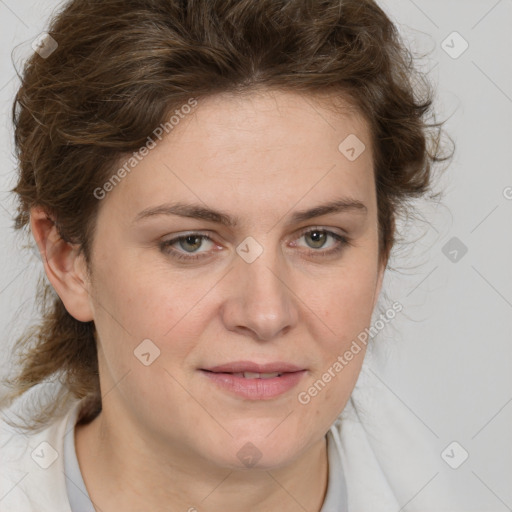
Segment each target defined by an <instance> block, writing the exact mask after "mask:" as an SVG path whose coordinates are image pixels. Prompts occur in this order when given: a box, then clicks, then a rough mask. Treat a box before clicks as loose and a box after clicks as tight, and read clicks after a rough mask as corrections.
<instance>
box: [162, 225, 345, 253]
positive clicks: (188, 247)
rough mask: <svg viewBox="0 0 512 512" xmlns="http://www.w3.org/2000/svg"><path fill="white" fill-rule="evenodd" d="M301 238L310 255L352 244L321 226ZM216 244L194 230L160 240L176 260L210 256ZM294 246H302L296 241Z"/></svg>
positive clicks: (309, 229) (163, 248) (342, 236)
mask: <svg viewBox="0 0 512 512" xmlns="http://www.w3.org/2000/svg"><path fill="white" fill-rule="evenodd" d="M301 238H304V239H305V240H309V242H306V243H307V245H308V247H310V248H311V249H312V250H310V251H307V252H308V255H309V256H313V257H315V256H316V257H329V256H334V255H336V254H338V253H340V252H341V251H342V250H343V249H344V248H345V247H346V246H347V245H350V241H349V239H348V238H347V237H346V236H344V235H340V234H338V233H335V232H334V231H330V230H327V229H321V228H308V229H306V230H304V231H302V232H301V233H300V235H299V238H298V239H297V240H299V239H301ZM329 239H331V244H330V246H331V247H330V248H329V249H324V250H320V249H322V248H323V247H325V245H326V244H327V242H328V240H329ZM205 241H206V242H207V243H206V248H205V250H203V251H200V250H199V249H201V248H204V245H205ZM215 245H216V244H215V243H214V241H213V240H212V238H211V237H210V236H209V235H207V234H205V233H200V232H194V233H187V234H185V235H181V236H177V237H174V238H171V239H169V240H164V241H162V242H160V250H161V251H162V252H163V253H164V254H167V255H169V256H170V257H172V258H174V259H176V260H183V261H194V260H199V259H201V258H208V257H210V256H211V248H212V246H215ZM208 246H209V247H208ZM292 246H298V247H301V246H300V245H298V244H297V243H296V242H294V243H293V244H292Z"/></svg>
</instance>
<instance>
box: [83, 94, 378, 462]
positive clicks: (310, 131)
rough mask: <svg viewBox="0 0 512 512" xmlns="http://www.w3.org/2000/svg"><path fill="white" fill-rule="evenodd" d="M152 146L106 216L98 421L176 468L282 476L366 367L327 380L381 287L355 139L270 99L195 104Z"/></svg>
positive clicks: (100, 229) (350, 129) (104, 205)
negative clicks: (179, 461)
mask: <svg viewBox="0 0 512 512" xmlns="http://www.w3.org/2000/svg"><path fill="white" fill-rule="evenodd" d="M184 110H187V111H188V109H184ZM155 128H156V127H155ZM349 136H350V138H349V139H347V141H346V142H345V143H344V144H342V146H341V150H340V149H339V146H340V143H342V142H343V141H344V140H345V139H346V138H347V137H349ZM354 136H355V137H357V139H359V141H361V142H362V143H364V144H365V145H366V149H365V150H363V151H362V152H361V149H362V146H359V145H357V144H360V142H359V143H357V139H355V137H354ZM156 141H157V145H156V147H153V148H152V149H150V150H149V151H148V154H147V155H146V156H145V157H144V158H142V160H141V161H140V162H139V163H138V164H137V165H136V166H134V167H133V169H131V170H130V172H129V173H127V175H126V176H125V177H124V178H123V179H122V180H121V182H120V183H119V184H117V186H115V187H114V188H113V190H111V191H110V192H108V194H107V195H106V197H105V198H104V199H102V200H101V204H100V211H99V216H98V220H97V231H96V233H95V238H94V244H93V250H92V271H93V274H92V276H93V279H92V288H91V290H90V292H91V293H90V314H91V318H92V319H94V322H95V325H96V329H97V335H98V343H99V364H100V378H101V385H102V393H103V395H104V397H103V414H104V415H105V418H106V419H107V421H108V418H110V421H111V422H114V421H115V422H116V428H117V429H124V430H126V431H127V432H128V431H129V432H131V433H132V435H139V436H141V438H142V439H145V440H146V441H147V442H148V443H150V444H151V443H154V447H155V449H157V447H159V448H158V449H159V450H160V451H162V452H164V451H167V450H168V451H169V453H171V452H172V453H174V454H177V453H178V454H181V455H182V456H183V457H184V458H186V460H188V461H192V460H200V461H203V462H208V463H213V464H215V465H217V466H222V467H228V468H243V467H244V466H246V467H247V466H253V465H254V464H256V463H257V467H261V468H272V467H274V468H277V467H280V466H285V465H286V464H287V463H289V462H291V461H292V460H293V459H295V458H296V457H298V456H299V455H300V454H304V453H305V452H306V450H308V449H309V448H311V447H312V446H313V445H314V444H315V443H319V442H321V441H322V438H323V436H324V435H325V433H326V432H327V430H328V429H329V427H330V426H331V424H332V422H333V421H334V420H335V418H336V417H337V416H338V415H339V413H340V412H341V411H342V409H343V407H344V406H345V404H346V402H347V400H348V398H349V396H350V393H351V391H352V389H353V387H354V385H355V382H356V380H357V377H358V374H359V372H360V369H361V365H362V362H363V357H364V349H363V350H361V351H360V352H359V353H358V354H356V355H355V356H354V357H353V359H352V360H351V361H349V362H347V364H346V365H344V366H343V369H342V370H339V366H338V367H337V368H338V371H333V366H334V365H335V363H336V361H339V359H338V357H339V356H341V357H343V354H344V353H345V352H346V351H347V350H348V349H349V347H350V346H351V344H352V341H353V340H355V339H356V338H357V335H358V334H359V333H360V332H362V331H363V330H364V329H365V328H366V327H367V326H368V325H369V323H370V321H371V314H372V310H373V308H374V305H375V301H376V299H377V296H378V293H379V291H380V283H381V278H382V268H381V267H379V260H378V229H377V205H376V195H375V186H374V176H373V168H372V154H371V146H370V139H369V133H368V131H367V127H366V126H365V124H364V122H363V121H362V119H360V118H359V117H355V116H354V115H351V116H340V115H339V114H338V115H336V114H334V113H333V112H332V111H330V110H328V109H326V108H325V107H323V106H322V105H321V104H320V103H319V102H316V101H315V99H314V97H313V96H306V97H304V96H301V95H297V94H292V93H283V92H268V91H267V92H265V93H258V94H255V93H253V94H251V95H247V96H244V97H235V96H231V95H227V94H225V95H217V96H214V97H210V98H208V99H205V100H201V101H199V102H198V105H197V107H196V108H194V109H192V111H191V112H190V113H188V114H186V115H183V116H182V117H180V120H179V123H178V124H177V125H175V126H174V128H173V129H172V131H171V132H170V134H169V135H168V136H166V137H164V138H163V139H162V140H161V141H159V140H158V139H156ZM354 141H355V142H356V143H357V144H355V143H354ZM151 146H152V145H151ZM351 148H354V150H351ZM359 153H360V154H359ZM123 162H124V161H123ZM123 162H121V164H120V166H119V167H121V166H122V164H123ZM115 171H116V169H114V172H115ZM114 172H113V173H114ZM335 202H338V203H339V204H341V203H342V202H345V203H346V204H347V205H348V206H346V207H345V208H341V207H340V208H337V209H332V211H328V210H325V211H324V210H323V207H324V206H325V205H332V204H334V203H335ZM178 204H179V205H180V206H179V207H178V206H177V205H178ZM350 205H352V206H350ZM166 208H167V209H168V211H167V212H166V211H165V209H166ZM149 210H153V214H149V213H148V211H149ZM157 210H159V211H160V213H155V212H156V211H157ZM171 210H172V211H173V212H174V213H172V212H171ZM144 212H146V213H144ZM304 212H309V213H307V214H306V213H304ZM178 237H184V238H181V240H180V239H179V238H178ZM206 237H208V238H206ZM344 239H346V240H347V242H346V243H344V242H343V240H344ZM329 369H331V371H330V375H331V378H330V379H328V378H327V377H325V376H324V374H325V373H326V372H329ZM245 372H247V373H245ZM258 373H264V374H269V375H259V377H263V378H256V377H257V376H258V375H257V374H258ZM255 374H256V375H255ZM276 374H282V375H280V376H278V375H276ZM323 376H324V377H323ZM265 377H266V378H265ZM318 380H321V381H322V384H323V385H319V384H318V382H317V381H318ZM326 381H327V382H326ZM315 382H317V387H316V389H317V392H316V393H315V392H314V391H312V392H308V389H310V388H311V387H312V386H313V385H314V383H315Z"/></svg>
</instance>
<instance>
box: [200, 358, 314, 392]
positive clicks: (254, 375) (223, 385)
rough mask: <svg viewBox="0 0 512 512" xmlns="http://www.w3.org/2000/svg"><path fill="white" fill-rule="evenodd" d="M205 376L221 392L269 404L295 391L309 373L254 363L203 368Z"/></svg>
mask: <svg viewBox="0 0 512 512" xmlns="http://www.w3.org/2000/svg"><path fill="white" fill-rule="evenodd" d="M201 372H202V373H203V375H204V376H206V377H207V378H208V379H209V381H210V382H212V383H214V384H215V385H216V386H217V387H218V388H219V389H222V390H223V391H226V392H228V393H229V394H231V395H237V396H239V397H242V398H245V399H250V400H268V399H272V398H276V397H278V396H279V395H283V394H285V393H286V392H288V391H290V390H291V389H292V388H294V387H295V386H296V385H297V384H298V383H299V381H300V380H301V379H302V377H303V376H304V375H305V373H306V370H305V369H304V368H301V367H300V366H297V365H293V364H290V363H283V362H274V363H266V364H257V363H253V362H251V361H236V362H233V363H228V364H223V365H218V366H213V367H210V368H202V369H201Z"/></svg>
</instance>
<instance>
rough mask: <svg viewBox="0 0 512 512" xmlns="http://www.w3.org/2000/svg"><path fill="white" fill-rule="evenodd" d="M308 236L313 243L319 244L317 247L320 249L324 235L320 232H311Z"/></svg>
mask: <svg viewBox="0 0 512 512" xmlns="http://www.w3.org/2000/svg"><path fill="white" fill-rule="evenodd" d="M310 236H311V238H312V239H313V241H314V242H316V243H318V242H321V243H320V244H319V245H318V246H317V247H321V246H322V245H323V241H324V240H323V237H325V233H323V232H322V231H312V232H311V234H310Z"/></svg>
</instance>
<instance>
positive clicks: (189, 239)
mask: <svg viewBox="0 0 512 512" xmlns="http://www.w3.org/2000/svg"><path fill="white" fill-rule="evenodd" d="M183 240H184V241H185V243H186V244H190V245H196V247H194V249H197V248H198V247H199V246H200V245H201V243H200V241H201V237H200V236H197V235H187V236H186V237H185V238H184V239H183ZM180 245H181V246H182V247H183V244H180ZM183 249H185V250H187V248H186V247H183ZM190 252H192V251H190Z"/></svg>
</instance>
